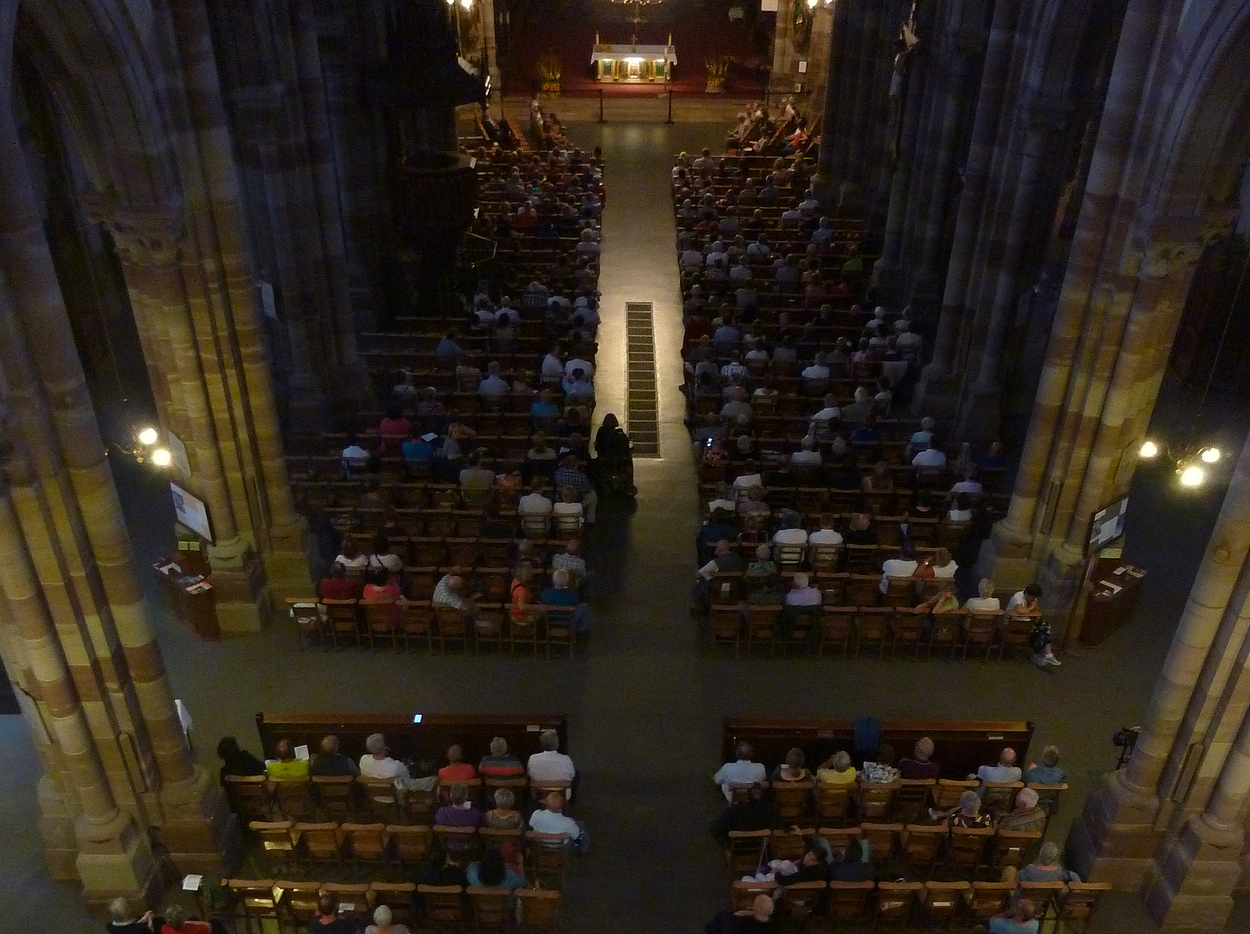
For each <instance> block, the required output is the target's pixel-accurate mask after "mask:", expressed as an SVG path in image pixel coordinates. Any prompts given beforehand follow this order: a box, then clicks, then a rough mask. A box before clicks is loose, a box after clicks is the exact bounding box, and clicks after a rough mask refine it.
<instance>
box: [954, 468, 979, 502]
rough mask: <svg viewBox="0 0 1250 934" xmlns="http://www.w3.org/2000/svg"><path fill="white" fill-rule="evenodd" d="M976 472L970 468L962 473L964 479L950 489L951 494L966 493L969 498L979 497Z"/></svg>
mask: <svg viewBox="0 0 1250 934" xmlns="http://www.w3.org/2000/svg"><path fill="white" fill-rule="evenodd" d="M976 476H977V474H976V471H975V470H973V469H972V468H971V467H969V468H968V470H967V472H965V473H964V478H963V479H962V480H960V481H959V482H958V483H956V484H955V485H954V486H953V487H951V492H952V493H967V494H968V495H969V496H980V495H981V493H982V487H981V484H980V483H979V482H978V481H977V479H976Z"/></svg>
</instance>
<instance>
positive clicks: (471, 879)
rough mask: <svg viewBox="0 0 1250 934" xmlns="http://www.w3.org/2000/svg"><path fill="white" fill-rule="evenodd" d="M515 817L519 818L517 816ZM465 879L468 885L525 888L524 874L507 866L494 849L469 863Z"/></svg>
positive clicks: (500, 854)
mask: <svg viewBox="0 0 1250 934" xmlns="http://www.w3.org/2000/svg"><path fill="white" fill-rule="evenodd" d="M501 790H506V789H501ZM517 816H518V817H520V815H519V814H518V815H517ZM508 829H511V828H508ZM465 879H466V880H467V881H468V883H469V885H478V886H489V887H492V888H504V889H522V888H525V887H526V886H527V883H526V880H525V873H523V872H517V871H516V870H514V869H512V868H511V867H510V866H508V864H507V862H506V861H505V860H504V855H503V853H502V851H500V850H498V849H494V848H491V849H488V850H487V851H486V852H485V853H484V854H482V858H481V859H479V860H474V861H473V862H471V863H469V866H468V868H467V869H466V870H465Z"/></svg>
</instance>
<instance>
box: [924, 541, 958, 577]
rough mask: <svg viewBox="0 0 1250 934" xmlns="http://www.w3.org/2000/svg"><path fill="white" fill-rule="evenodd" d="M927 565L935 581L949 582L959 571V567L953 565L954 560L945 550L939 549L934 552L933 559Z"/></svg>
mask: <svg viewBox="0 0 1250 934" xmlns="http://www.w3.org/2000/svg"><path fill="white" fill-rule="evenodd" d="M928 564H929V567H930V568H932V569H933V576H934V578H935V579H937V580H950V579H952V578H954V576H955V572H956V571H958V570H959V565H958V564H956V563H955V559H954V558H952V557H951V553H950V552H949V551H947V550H946V549H945V548H939V549H938V550H937V551H935V552H934V553H933V558H932V559H931V560H930V561H929V562H928Z"/></svg>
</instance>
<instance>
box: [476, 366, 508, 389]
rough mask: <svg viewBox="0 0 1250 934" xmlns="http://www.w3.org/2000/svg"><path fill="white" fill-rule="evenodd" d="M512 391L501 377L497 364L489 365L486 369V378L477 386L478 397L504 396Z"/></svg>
mask: <svg viewBox="0 0 1250 934" xmlns="http://www.w3.org/2000/svg"><path fill="white" fill-rule="evenodd" d="M511 391H512V387H511V386H510V385H508V381H507V380H506V379H504V378H503V376H502V375H501V369H500V366H499V364H498V363H491V364H490V365H489V366H487V368H486V378H485V379H483V380H482V381H481V382H480V383H478V385H477V393H478V395H479V396H506V395H507V394H508V393H509V392H511Z"/></svg>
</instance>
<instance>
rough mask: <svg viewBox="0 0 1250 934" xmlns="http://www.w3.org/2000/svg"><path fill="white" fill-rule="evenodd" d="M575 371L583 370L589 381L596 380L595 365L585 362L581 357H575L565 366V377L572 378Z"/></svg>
mask: <svg viewBox="0 0 1250 934" xmlns="http://www.w3.org/2000/svg"><path fill="white" fill-rule="evenodd" d="M574 370H581V371H582V372H584V373H585V374H586V378H587V379H594V378H595V365H594V364H593V363H591V362H590V361H589V360H583V359H582V358H581V357H573V358H572V359H571V360H569V361H568V362H566V363H565V364H564V375H565V376H566V377H568V376H572V375H573V371H574Z"/></svg>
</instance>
